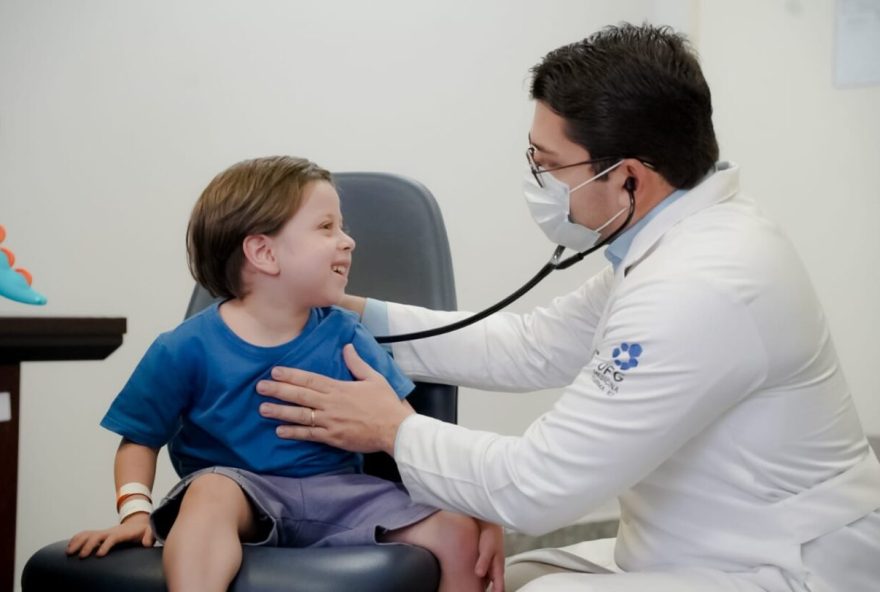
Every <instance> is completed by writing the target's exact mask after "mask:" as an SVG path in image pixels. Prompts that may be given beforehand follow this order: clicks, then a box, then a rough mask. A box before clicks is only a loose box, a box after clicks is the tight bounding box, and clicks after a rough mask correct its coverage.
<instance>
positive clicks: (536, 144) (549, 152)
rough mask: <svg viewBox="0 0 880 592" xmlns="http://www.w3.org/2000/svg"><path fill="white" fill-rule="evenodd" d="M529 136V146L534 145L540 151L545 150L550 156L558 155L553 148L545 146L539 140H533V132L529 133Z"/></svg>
mask: <svg viewBox="0 0 880 592" xmlns="http://www.w3.org/2000/svg"><path fill="white" fill-rule="evenodd" d="M528 138H529V146H533V147H534V148H535V149H537V150H538V151H539V152H543V153H544V154H547V155H549V156H556V153H555V152H553V151H552V150H550V149H548V148H545V147H544V146H541V145H540V144H538V143H537V142H534V141H532V134H529V135H528Z"/></svg>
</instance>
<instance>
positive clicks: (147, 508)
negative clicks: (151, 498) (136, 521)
mask: <svg viewBox="0 0 880 592" xmlns="http://www.w3.org/2000/svg"><path fill="white" fill-rule="evenodd" d="M152 511H153V504H152V503H151V502H148V501H147V500H145V499H140V498H137V499H130V500H128V501H126V502H125V503H124V504H122V507H121V508H119V522H120V523H121V522H122V521H123V520H125V519H126V518H128V517H129V516H131V515H132V514H137V513H138V512H146V513H147V514H150V513H152Z"/></svg>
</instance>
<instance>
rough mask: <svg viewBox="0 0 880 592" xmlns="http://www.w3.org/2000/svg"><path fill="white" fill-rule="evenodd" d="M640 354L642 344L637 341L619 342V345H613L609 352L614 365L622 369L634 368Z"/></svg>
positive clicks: (637, 363)
mask: <svg viewBox="0 0 880 592" xmlns="http://www.w3.org/2000/svg"><path fill="white" fill-rule="evenodd" d="M640 355H642V346H641V345H639V344H638V343H626V342H624V343H621V344H620V346H619V347H615V348H614V351H613V352H611V357H612V358H614V365H615V366H617V367H618V368H620V369H621V370H622V371H626V370H629V369H630V368H635V367H636V366H638V365H639V356H640Z"/></svg>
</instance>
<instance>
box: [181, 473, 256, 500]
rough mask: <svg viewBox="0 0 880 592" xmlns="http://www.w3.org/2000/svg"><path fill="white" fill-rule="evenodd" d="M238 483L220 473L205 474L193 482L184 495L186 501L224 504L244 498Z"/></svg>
mask: <svg viewBox="0 0 880 592" xmlns="http://www.w3.org/2000/svg"><path fill="white" fill-rule="evenodd" d="M243 495H244V494H243V492H242V491H241V487H240V486H239V484H238V483H236V482H235V481H233V480H232V479H230V478H229V477H227V476H225V475H221V474H220V473H205V474H203V475H199V476H198V477H196V478H195V479H193V480H192V483H190V484H189V485H188V486H187V488H186V493H184V500H185V501H198V503H199V504H210V503H216V504H224V503H228V502H230V501H235V500H237V499H238V498H239V497H241V496H243Z"/></svg>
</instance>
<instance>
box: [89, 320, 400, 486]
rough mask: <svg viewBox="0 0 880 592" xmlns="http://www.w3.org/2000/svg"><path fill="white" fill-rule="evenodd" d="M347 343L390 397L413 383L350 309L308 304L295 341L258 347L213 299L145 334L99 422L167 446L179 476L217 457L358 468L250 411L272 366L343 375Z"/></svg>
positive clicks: (306, 469)
mask: <svg viewBox="0 0 880 592" xmlns="http://www.w3.org/2000/svg"><path fill="white" fill-rule="evenodd" d="M347 343H352V344H354V347H355V349H356V350H357V352H358V354H359V355H360V356H361V357H362V358H363V359H364V361H365V362H366V363H367V364H369V365H370V366H371V367H373V368H374V369H375V370H376V371H378V372H379V373H381V374H382V375H383V376H384V377H385V378H386V380H388V382H389V384H390V385H391V387H392V388H393V389H394V390H395V392H396V393H397V395H398V396H399V397H401V398H403V397H405V396H407V395H408V394H409V393H410V392H411V391H412V389H413V388H414V385H413V383H412V382H411V381H410V380H409V379H408V378H407V377H406V376H405V375H404V374H403V373H402V372H401V371H400V370H399V369H398V368H397V366H396V365H395V363H394V361H393V360H392V359H391V357H390V356H389V355H388V353H387V352H386V351H385V350H384V349H382V347H381V346H379V344H378V343H376V340H375V339H373V337H372V336H371V335H370V334H369V333H368V332H367V331H366V330H365V329H364V328H363V326H362V325H361V324H360V323H359V322H358V319H357V316H356V315H355V314H354V313H351V312H348V311H344V310H342V309H339V308H335V307H330V308H319V309H313V310H312V311H311V314H310V315H309V319H308V321H307V322H306V325H305V327H304V328H303V331H302V333H301V334H300V335H299V336H297V337H296V338H295V339H293V340H292V341H290V342H288V343H285V344H282V345H278V346H274V347H260V346H256V345H252V344H250V343H247V342H246V341H244V340H243V339H241V338H240V337H238V336H237V335H236V334H235V333H233V332H232V330H231V329H230V328H229V327H228V326H227V325H226V323H224V322H223V320H222V318H221V317H220V312H219V304H215V305H213V306H210V307H208V308H207V309H205V310H203V311H202V312H200V313H199V314H197V315H194V316H193V317H191V318H189V319H187V320H186V321H184V322H183V323H182V324H181V325H180V326H178V327H177V328H176V329H174V330H173V331H170V332H168V333H163V334H162V335H160V336H159V337H158V338H157V339H156V341H154V342H153V344H152V345H151V346H150V349H149V350H147V353H146V354H145V355H144V357H143V359H142V360H141V361H140V363H139V364H138V366H137V368H136V369H135V371H134V373H133V374H132V376H131V378H129V380H128V382H127V383H126V385H125V387H124V388H123V389H122V392H120V393H119V395H117V397H116V399H115V400H114V401H113V403H112V405H111V406H110V409H109V410H108V411H107V414H106V415H105V416H104V419H103V420H101V425H102V426H103V427H105V428H107V429H108V430H111V431H113V432H116V433H117V434H119V435H121V436H123V437H125V438H127V439H129V440H131V441H132V442H136V443H138V444H142V445H144V446H149V447H151V448H159V447H161V446H163V445H165V444H168V452H169V454H170V456H171V462H172V464H173V465H174V469H175V470H176V471H177V473H178V475H180V476H181V477H183V476H184V475H188V474H189V473H192V472H193V471H197V470H199V469H203V468H206V467H211V466H218V465H219V466H229V467H237V468H241V469H246V470H248V471H253V472H255V473H262V474H269V475H283V476H289V477H307V476H309V475H316V474H319V473H328V472H336V471H343V470H351V469H355V470H360V467H361V465H362V457H361V455H359V454H354V453H351V452H346V451H344V450H340V449H338V448H333V447H331V446H327V445H325V444H318V443H314V442H303V441H296V440H284V439H282V438H279V437H278V436H277V435H276V434H275V427H276V426H277V425H279V422H278V421H277V420H273V419H268V418H265V417H263V416H261V415H260V413H259V406H260V403H263V402H264V401H266V400H271V399H268V398H267V397H264V396H262V395H259V394H257V392H256V385H257V382H258V381H259V380H263V379H266V378H269V373H270V371H271V369H272V368H273V367H274V366H290V367H294V368H300V369H302V370H308V371H310V372H316V373H320V374H323V375H325V376H329V377H331V378H336V379H339V380H353V377H352V375H351V373H350V372H349V371H348V368H347V367H346V365H345V360H344V359H343V358H342V348H343V346H344V345H345V344H347Z"/></svg>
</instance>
